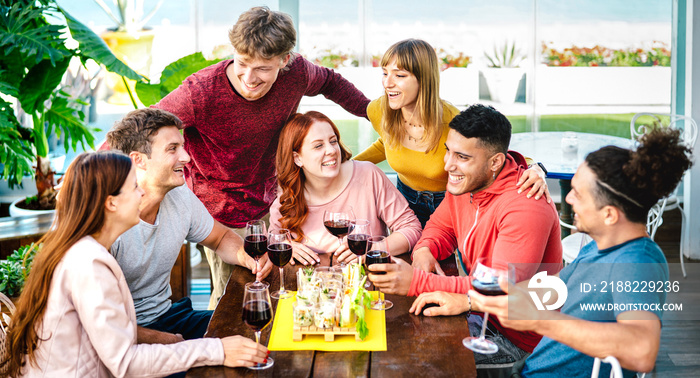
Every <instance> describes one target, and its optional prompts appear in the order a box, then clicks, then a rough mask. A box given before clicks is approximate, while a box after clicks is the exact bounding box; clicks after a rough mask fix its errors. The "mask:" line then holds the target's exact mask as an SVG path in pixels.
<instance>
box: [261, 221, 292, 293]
mask: <svg viewBox="0 0 700 378" xmlns="http://www.w3.org/2000/svg"><path fill="white" fill-rule="evenodd" d="M267 256H268V258H269V259H270V261H272V264H273V265H275V266H277V267H279V269H280V289H279V290H277V291H274V292H272V294H270V295H271V296H272V298H275V299H280V298H287V297H290V296H291V295H292V293H291V292H289V291H287V290H285V289H284V267H285V265H287V263H289V260H291V259H292V236H291V235H290V233H289V230H288V229H286V228H280V229H278V230H274V231H270V233H269V234H268V238H267Z"/></svg>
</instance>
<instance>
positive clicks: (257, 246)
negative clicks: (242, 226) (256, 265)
mask: <svg viewBox="0 0 700 378" xmlns="http://www.w3.org/2000/svg"><path fill="white" fill-rule="evenodd" d="M243 249H244V250H245V253H247V254H248V256H250V257H252V258H254V259H255V260H256V261H257V260H258V259H260V258H261V257H262V256H263V255H264V254H265V253H266V252H267V236H265V235H248V236H246V237H245V239H244V240H243Z"/></svg>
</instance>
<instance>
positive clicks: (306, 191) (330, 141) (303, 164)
mask: <svg viewBox="0 0 700 378" xmlns="http://www.w3.org/2000/svg"><path fill="white" fill-rule="evenodd" d="M351 156H352V155H351V154H350V152H349V151H348V150H347V149H346V148H345V146H343V144H342V143H341V142H340V133H339V132H338V128H337V127H336V126H335V124H333V121H331V120H330V119H329V118H328V117H326V116H325V115H323V114H322V113H319V112H314V111H311V112H308V113H305V114H295V115H293V116H292V118H291V119H290V120H289V121H288V122H287V125H286V126H285V127H284V129H282V134H281V135H280V140H279V145H278V147H277V180H278V182H279V185H280V188H281V192H280V193H279V194H278V196H277V199H276V200H275V202H274V203H273V204H272V207H271V208H270V225H271V228H280V227H281V228H287V229H289V230H290V231H291V232H292V234H293V237H294V241H295V243H293V245H294V258H295V259H297V260H298V261H300V262H301V263H303V264H314V263H315V262H317V261H319V258H318V256H317V254H318V253H331V252H332V253H334V254H335V255H336V256H339V257H338V261H341V262H343V261H344V262H350V261H353V260H354V259H355V258H356V257H355V256H354V255H353V254H352V252H350V251H349V250H348V247H347V243H345V244H344V245H342V246H340V247H339V246H338V239H337V238H336V237H335V236H333V235H331V234H330V233H329V232H328V231H327V230H326V229H325V227H324V226H323V212H324V210H325V209H328V208H330V207H345V208H348V209H349V208H350V207H352V210H353V213H354V214H355V217H356V218H358V219H360V218H362V219H367V220H369V221H370V224H371V228H372V234H373V235H385V234H386V230H387V228H388V229H389V230H391V234H390V235H389V236H388V238H387V240H388V241H389V250H390V251H391V253H392V254H394V255H398V254H401V253H404V252H407V251H409V250H411V248H413V245H414V244H415V243H416V242H417V241H418V239H419V238H420V234H421V226H420V222H419V221H418V219H417V218H416V216H415V214H414V213H413V211H412V210H411V209H410V208H409V207H408V202H406V199H405V198H404V197H403V196H402V195H401V193H399V191H398V190H397V189H396V188H395V187H394V185H393V184H392V183H391V181H389V179H388V178H387V177H386V176H385V175H384V173H383V172H382V171H381V170H380V169H379V168H377V167H376V166H375V165H374V164H372V163H369V162H360V161H353V160H349V159H350V157H351Z"/></svg>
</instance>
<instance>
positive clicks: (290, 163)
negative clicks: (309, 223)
mask: <svg viewBox="0 0 700 378" xmlns="http://www.w3.org/2000/svg"><path fill="white" fill-rule="evenodd" d="M316 122H326V123H328V124H329V125H331V128H333V132H334V133H335V136H336V137H337V138H338V146H339V147H340V157H341V160H340V161H341V163H344V162H346V161H348V160H349V159H350V157H352V153H351V152H350V150H348V148H347V147H345V145H344V144H343V143H342V142H341V141H340V132H339V131H338V128H337V127H336V126H335V124H334V123H333V121H331V120H330V118H328V117H327V116H326V115H325V114H323V113H320V112H315V111H310V112H307V113H304V114H301V113H296V114H294V115H292V117H291V118H290V119H289V120H288V121H287V124H286V125H285V126H284V129H282V133H281V134H280V140H279V144H278V145H277V182H278V183H279V186H280V188H281V189H282V195H281V196H280V213H281V214H282V217H281V218H280V220H279V221H280V224H281V225H282V227H283V228H286V229H289V231H290V232H292V233H293V234H296V237H295V238H294V241H297V242H301V241H302V240H304V232H303V231H302V230H301V225H302V224H304V221H306V215H307V214H308V212H309V208H308V206H307V205H306V198H305V197H304V184H305V182H306V177H305V176H304V170H303V169H301V167H299V166H298V165H296V164H295V163H294V153H295V152H296V153H299V151H300V150H301V146H302V144H303V143H304V138H306V134H308V133H309V129H310V128H311V125H313V124H314V123H316Z"/></svg>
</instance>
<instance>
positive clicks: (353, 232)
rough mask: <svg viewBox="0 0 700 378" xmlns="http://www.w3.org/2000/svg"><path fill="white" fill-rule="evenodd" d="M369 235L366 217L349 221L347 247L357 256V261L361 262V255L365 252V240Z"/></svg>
mask: <svg viewBox="0 0 700 378" xmlns="http://www.w3.org/2000/svg"><path fill="white" fill-rule="evenodd" d="M370 236H372V235H371V231H370V228H369V221H368V220H367V219H355V220H354V221H351V222H350V229H349V233H348V248H350V251H352V253H354V254H355V255H356V256H357V263H358V264H362V256H363V255H364V254H365V253H367V241H368V240H369V237H370Z"/></svg>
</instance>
